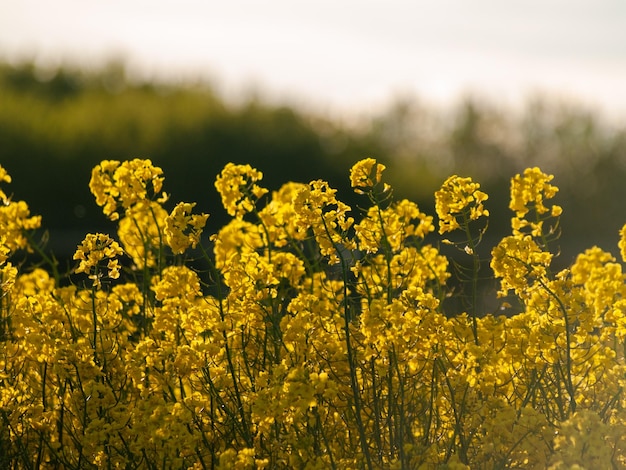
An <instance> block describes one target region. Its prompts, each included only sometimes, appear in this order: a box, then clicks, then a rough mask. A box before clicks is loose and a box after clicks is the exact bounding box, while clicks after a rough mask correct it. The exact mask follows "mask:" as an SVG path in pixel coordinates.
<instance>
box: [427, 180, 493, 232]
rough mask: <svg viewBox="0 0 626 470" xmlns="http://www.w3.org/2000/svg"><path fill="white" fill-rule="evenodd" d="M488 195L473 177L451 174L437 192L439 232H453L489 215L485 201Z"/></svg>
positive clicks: (436, 207)
mask: <svg viewBox="0 0 626 470" xmlns="http://www.w3.org/2000/svg"><path fill="white" fill-rule="evenodd" d="M488 197H489V196H488V195H487V194H485V193H484V192H482V191H480V184H478V183H475V182H474V181H472V179H471V178H462V177H460V176H456V175H455V176H451V177H449V178H448V179H446V180H445V181H444V183H443V185H442V186H441V189H439V190H438V191H437V192H436V193H435V210H436V211H437V216H438V217H439V233H440V234H443V233H446V232H451V231H453V230H456V229H458V228H461V226H466V225H467V224H468V222H469V221H471V220H476V219H478V218H479V217H482V216H489V211H488V210H487V209H485V207H484V205H483V202H485V201H486V200H487V199H488ZM459 220H460V221H459Z"/></svg>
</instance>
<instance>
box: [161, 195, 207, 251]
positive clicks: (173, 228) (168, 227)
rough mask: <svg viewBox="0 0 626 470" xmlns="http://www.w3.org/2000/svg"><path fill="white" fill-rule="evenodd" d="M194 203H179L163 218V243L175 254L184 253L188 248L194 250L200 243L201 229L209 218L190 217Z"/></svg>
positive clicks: (203, 215) (199, 215) (205, 216)
mask: <svg viewBox="0 0 626 470" xmlns="http://www.w3.org/2000/svg"><path fill="white" fill-rule="evenodd" d="M195 205H196V204H195V203H191V204H190V203H185V202H181V203H179V204H177V205H176V207H174V209H173V210H172V212H171V213H170V215H168V216H167V217H166V218H165V227H164V228H163V232H164V234H165V241H166V243H167V244H168V245H169V246H170V248H171V249H172V251H173V252H174V253H176V254H180V253H182V252H184V251H185V250H186V249H187V248H188V247H189V246H191V247H193V248H195V247H196V245H197V244H198V243H199V242H200V235H201V234H202V229H203V227H204V225H205V224H206V221H207V219H208V218H209V216H208V215H207V214H198V215H191V211H192V209H193V208H194V206H195Z"/></svg>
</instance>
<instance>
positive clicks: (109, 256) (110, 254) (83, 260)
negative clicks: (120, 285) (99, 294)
mask: <svg viewBox="0 0 626 470" xmlns="http://www.w3.org/2000/svg"><path fill="white" fill-rule="evenodd" d="M123 253H124V251H123V250H122V248H121V247H120V245H119V244H118V243H117V242H116V241H115V240H113V239H112V238H111V237H109V236H108V235H105V234H103V233H96V234H92V233H89V234H87V236H86V237H85V239H84V240H83V241H82V243H81V244H80V245H78V249H77V250H76V252H75V253H74V259H75V260H80V264H79V265H78V268H76V270H75V272H76V273H77V274H78V273H86V274H88V275H89V279H91V280H93V285H94V287H100V285H101V282H100V278H101V277H102V276H103V274H102V273H101V272H100V268H101V266H100V262H101V261H104V260H107V270H108V274H107V275H108V277H110V278H111V279H117V278H118V277H119V275H120V272H119V264H118V262H117V260H116V259H115V258H116V257H117V256H119V255H121V254H123Z"/></svg>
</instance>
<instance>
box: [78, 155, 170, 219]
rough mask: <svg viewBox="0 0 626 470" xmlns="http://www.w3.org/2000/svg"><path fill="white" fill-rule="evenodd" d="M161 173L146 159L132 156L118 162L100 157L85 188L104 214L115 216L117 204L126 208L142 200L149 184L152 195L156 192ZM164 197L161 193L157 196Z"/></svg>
mask: <svg viewBox="0 0 626 470" xmlns="http://www.w3.org/2000/svg"><path fill="white" fill-rule="evenodd" d="M162 175H163V170H161V168H159V167H155V166H153V165H152V162H151V161H150V160H142V159H139V158H136V159H134V160H130V161H125V162H122V163H120V162H119V161H115V160H104V161H103V162H101V163H100V164H99V165H97V166H96V167H95V168H94V169H93V171H92V172H91V180H90V182H89V189H90V190H91V192H92V194H93V195H94V196H95V197H96V203H97V204H98V205H99V206H101V207H102V210H103V212H104V214H105V215H106V216H108V217H109V219H111V220H118V219H119V217H120V215H119V213H118V209H119V208H120V207H121V208H122V209H124V210H127V209H129V208H131V207H132V206H133V205H135V204H137V203H138V202H140V201H143V200H145V199H146V198H147V197H148V190H149V189H150V188H151V192H152V193H153V195H155V196H156V195H157V194H158V193H160V191H161V188H162V186H163V176H162ZM166 198H167V196H166V195H165V193H163V195H162V198H161V200H162V201H164V200H165V199H166Z"/></svg>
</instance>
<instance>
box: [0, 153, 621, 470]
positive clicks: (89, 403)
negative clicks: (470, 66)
mask: <svg viewBox="0 0 626 470" xmlns="http://www.w3.org/2000/svg"><path fill="white" fill-rule="evenodd" d="M383 170H384V166H383V165H382V164H379V163H378V162H377V161H376V160H374V159H372V158H368V159H365V160H362V161H360V162H358V163H356V164H355V165H354V167H353V168H352V170H351V172H350V180H351V183H352V186H353V188H354V189H355V191H356V192H357V193H358V194H361V195H363V196H364V199H365V200H367V201H369V205H367V206H366V205H365V204H367V202H366V203H365V204H363V205H359V207H362V210H361V211H360V212H358V211H357V212H353V211H352V209H351V208H350V207H349V206H348V205H346V204H345V203H343V202H342V201H340V200H339V199H338V198H337V192H336V190H335V189H334V188H332V187H331V186H330V185H329V184H328V183H327V182H325V181H321V180H315V181H311V182H310V183H309V184H301V183H286V184H285V185H284V186H283V187H281V188H280V189H279V190H278V191H275V192H273V193H271V194H268V191H267V190H266V189H265V188H262V187H260V186H258V182H259V181H260V180H261V177H262V175H261V173H260V172H259V171H257V170H255V169H253V168H251V167H250V166H248V165H233V164H229V165H227V166H226V168H224V170H223V171H222V173H221V174H220V176H219V177H218V179H217V182H216V187H217V189H218V191H219V192H220V194H221V197H222V202H223V205H224V207H225V208H226V210H227V212H228V213H229V214H230V215H231V216H232V217H233V219H232V220H231V221H230V222H229V223H228V224H226V225H225V226H224V227H222V228H221V229H220V230H219V231H217V233H215V234H212V235H204V234H203V232H202V230H203V228H204V226H205V223H206V220H207V217H208V215H207V214H202V213H200V214H194V213H193V210H194V208H195V204H193V203H183V202H180V203H178V204H173V207H171V208H166V204H167V202H168V201H167V198H166V197H165V196H163V195H162V194H161V190H162V185H163V183H164V179H163V174H162V171H161V170H160V169H159V168H157V167H154V166H153V165H152V163H151V162H150V161H149V160H140V159H135V160H131V161H128V162H117V161H104V162H102V163H101V164H100V165H98V166H97V167H96V168H95V169H94V171H93V173H92V179H91V182H90V188H91V190H92V192H93V194H94V196H95V198H96V202H97V203H98V204H99V205H100V206H101V207H102V210H103V213H104V215H105V216H106V217H109V218H110V219H112V220H116V221H117V235H116V237H113V236H109V235H105V234H101V233H97V234H87V235H86V236H85V238H84V240H83V241H82V242H81V243H80V245H79V246H78V247H77V250H76V253H75V255H74V259H75V261H76V266H75V269H74V270H73V271H72V272H71V273H70V274H68V275H67V277H63V276H61V275H60V274H59V271H58V267H57V265H56V263H55V260H54V257H52V256H48V255H47V254H46V253H45V251H44V250H43V249H42V248H41V246H40V245H38V244H37V243H35V242H34V241H33V240H34V237H33V230H35V229H37V228H38V227H39V225H40V222H41V219H40V218H39V217H38V216H32V215H31V214H30V212H29V210H28V206H27V205H26V203H25V202H24V201H13V200H11V198H9V197H7V195H6V193H5V192H4V191H0V201H1V202H2V205H1V206H0V290H1V292H0V294H1V295H0V422H1V423H2V426H0V468H14V469H21V468H24V469H30V468H70V469H83V468H133V469H134V468H189V469H205V468H215V469H230V468H238V469H249V468H305V469H326V468H337V469H360V468H367V469H374V468H388V469H403V468H418V469H434V468H449V469H451V468H455V469H469V468H511V469H512V468H537V469H545V468H549V469H554V470H560V469H571V468H587V469H592V468H594V469H595V468H624V467H626V395H625V392H624V388H625V386H626V383H625V380H624V377H626V360H625V351H626V348H625V344H626V343H625V341H626V282H625V281H626V277H625V275H624V273H623V268H622V264H621V263H620V262H618V261H617V258H616V257H615V256H614V255H613V254H611V253H608V252H605V251H603V250H601V249H600V248H597V247H590V248H589V249H588V250H586V251H584V252H583V253H581V254H580V255H578V257H576V259H575V260H574V262H573V263H572V265H571V266H569V267H568V268H565V269H562V270H560V271H558V272H553V269H552V261H553V259H554V257H555V254H554V253H552V252H551V251H550V249H549V245H550V243H549V242H551V241H552V240H554V239H555V238H556V237H557V236H558V235H559V232H558V219H559V215H560V213H561V209H560V207H559V206H557V205H551V206H549V205H547V202H546V201H548V200H550V199H552V198H553V197H554V196H555V195H556V192H557V188H556V187H555V186H553V185H552V184H551V183H550V182H551V181H552V176H550V175H546V174H544V173H543V172H541V170H539V169H537V168H534V169H529V170H526V171H525V172H524V173H523V174H520V175H517V176H515V177H514V178H513V179H512V184H511V205H510V208H511V210H512V211H513V217H512V219H511V233H510V235H508V236H506V237H504V238H503V239H502V240H500V241H499V242H498V243H496V244H495V246H493V247H492V249H491V257H490V259H489V264H490V266H491V268H492V271H493V278H492V282H494V284H495V285H496V286H497V289H495V290H497V291H498V295H499V297H500V301H501V306H502V307H501V309H499V310H498V311H494V312H490V311H481V310H480V309H479V308H478V305H480V303H479V302H477V298H476V297H477V296H478V295H480V294H479V291H478V290H477V289H476V283H475V282H468V279H466V278H464V277H461V278H458V279H455V280H454V282H451V281H452V280H453V279H454V277H455V276H458V275H459V273H473V276H477V275H478V267H479V263H480V259H479V257H478V253H477V252H476V251H477V250H476V248H477V245H478V243H479V242H481V241H483V239H482V235H483V233H484V232H485V230H486V228H487V223H486V220H487V218H488V216H489V211H488V209H487V208H486V204H487V202H488V198H487V194H485V193H483V192H482V191H480V186H479V185H478V183H476V182H474V181H472V180H471V179H469V178H464V177H459V176H453V177H450V178H449V179H447V180H446V181H445V182H444V183H443V185H442V187H441V189H440V190H439V191H437V193H436V195H435V211H436V214H437V216H438V219H439V220H438V223H439V234H444V233H447V232H451V231H455V233H454V234H453V235H457V238H456V239H455V241H454V242H453V243H454V244H455V245H458V246H459V247H464V248H463V249H462V250H461V252H460V255H461V256H460V258H459V259H449V258H448V257H447V256H445V255H444V253H442V252H441V251H440V249H439V246H440V242H441V240H440V239H438V238H437V235H436V233H435V226H436V222H435V218H434V217H433V216H431V215H428V213H427V212H428V211H424V210H423V208H421V207H418V206H417V204H415V203H413V202H411V201H408V200H399V201H395V200H393V198H392V192H391V188H389V187H388V186H387V185H386V184H385V183H384V181H383ZM10 182H11V179H10V176H9V175H8V174H7V173H6V171H5V170H4V169H3V168H2V167H0V183H10ZM266 195H267V197H264V196H266ZM363 206H365V207H363ZM476 221H478V222H476ZM483 222H484V223H483ZM625 227H626V226H625ZM459 237H460V239H459ZM450 243H452V242H450ZM198 246H199V247H200V248H201V249H199V250H197V252H194V254H193V256H192V255H191V253H189V250H191V249H193V248H196V247H198ZM618 249H619V251H620V254H621V257H622V260H624V261H626V228H624V229H623V230H622V231H621V234H620V242H619V246H618ZM20 250H31V251H34V252H37V253H38V254H39V255H41V256H42V258H43V259H44V261H47V262H49V263H50V266H49V267H50V269H49V270H45V269H43V267H44V266H43V265H42V264H41V263H38V264H37V265H35V266H32V267H29V266H27V265H26V264H25V263H21V262H13V263H12V257H13V256H14V255H15V254H16V253H17V252H18V251H20ZM198 252H200V253H201V255H198ZM467 254H469V255H470V256H469V257H468V256H467ZM198 256H203V258H202V259H201V260H198ZM464 260H465V261H467V260H470V261H469V262H470V263H471V266H463V264H462V263H463V262H464ZM191 261H193V262H191ZM85 275H87V276H86V277H85ZM474 279H476V278H475V277H474ZM105 280H106V282H104V281H105ZM456 281H461V282H456ZM469 281H471V279H469ZM459 305H460V306H462V308H465V307H467V311H463V310H462V311H461V312H459V311H458V308H459V307H458V306H459ZM451 306H452V307H451Z"/></svg>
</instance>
